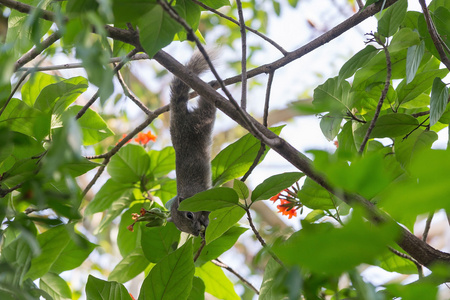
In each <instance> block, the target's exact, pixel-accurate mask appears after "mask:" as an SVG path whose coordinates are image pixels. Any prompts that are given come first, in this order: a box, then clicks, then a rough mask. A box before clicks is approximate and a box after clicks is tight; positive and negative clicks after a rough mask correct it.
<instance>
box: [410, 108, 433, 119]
mask: <svg viewBox="0 0 450 300" xmlns="http://www.w3.org/2000/svg"><path fill="white" fill-rule="evenodd" d="M429 114H430V110H426V111H421V112H418V113H415V114H411V116H413V117H414V118H417V117H422V116H426V115H429Z"/></svg>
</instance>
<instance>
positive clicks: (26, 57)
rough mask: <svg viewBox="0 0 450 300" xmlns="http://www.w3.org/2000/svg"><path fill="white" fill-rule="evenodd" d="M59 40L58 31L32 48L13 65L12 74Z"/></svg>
mask: <svg viewBox="0 0 450 300" xmlns="http://www.w3.org/2000/svg"><path fill="white" fill-rule="evenodd" d="M60 38H61V35H60V33H59V31H57V32H54V33H53V34H51V35H50V36H49V37H47V38H46V39H45V40H43V41H42V43H40V44H39V45H36V46H34V47H33V48H32V49H30V50H29V51H28V52H27V53H25V54H24V55H22V57H21V58H19V59H18V60H17V61H16V62H15V63H14V72H16V71H17V70H18V69H19V68H20V67H22V66H23V65H25V64H26V63H28V62H30V61H31V60H33V59H34V58H36V56H38V55H39V54H41V53H42V51H44V50H45V49H47V48H48V47H50V46H51V45H53V44H54V43H55V42H56V41H57V40H59V39H60Z"/></svg>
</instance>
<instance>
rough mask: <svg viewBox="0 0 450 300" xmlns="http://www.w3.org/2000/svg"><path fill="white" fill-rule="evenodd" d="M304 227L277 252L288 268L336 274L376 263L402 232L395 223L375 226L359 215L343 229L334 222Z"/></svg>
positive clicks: (275, 249) (279, 246)
mask: <svg viewBox="0 0 450 300" xmlns="http://www.w3.org/2000/svg"><path fill="white" fill-rule="evenodd" d="M304 225H305V226H304V227H303V228H302V230H300V231H298V232H296V233H295V234H293V235H292V236H291V237H290V238H289V239H288V240H287V241H286V242H284V243H281V244H278V245H277V246H275V247H274V248H273V251H274V252H275V253H276V254H277V255H278V257H279V258H280V259H281V260H282V261H283V262H285V263H286V264H288V265H298V266H301V267H302V268H306V269H308V270H310V271H313V272H319V273H325V274H335V275H338V274H340V273H342V272H344V271H347V270H351V269H353V268H354V267H356V266H358V265H359V264H361V263H373V262H375V260H376V258H377V257H378V255H379V253H380V252H382V251H385V249H386V246H387V245H389V244H390V243H392V242H393V241H394V239H395V238H397V235H398V233H399V232H398V230H395V228H396V226H395V225H394V224H384V225H382V226H376V227H374V226H373V225H371V224H370V223H368V222H365V221H364V220H363V218H362V217H361V216H360V215H359V214H355V213H354V214H353V217H352V219H351V220H350V221H349V222H348V223H347V224H345V225H344V226H343V227H342V228H335V227H334V226H333V225H332V224H330V223H321V224H309V225H307V226H306V223H304Z"/></svg>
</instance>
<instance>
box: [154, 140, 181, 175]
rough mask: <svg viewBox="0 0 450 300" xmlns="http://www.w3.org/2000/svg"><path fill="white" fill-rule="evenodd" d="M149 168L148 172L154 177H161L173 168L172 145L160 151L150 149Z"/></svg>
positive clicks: (173, 154)
mask: <svg viewBox="0 0 450 300" xmlns="http://www.w3.org/2000/svg"><path fill="white" fill-rule="evenodd" d="M148 154H149V155H150V160H151V164H150V168H149V169H148V173H150V174H153V176H155V177H161V176H163V175H166V174H168V173H169V172H170V171H173V170H175V150H174V149H173V147H166V148H164V149H162V150H160V151H157V150H150V151H149V152H148Z"/></svg>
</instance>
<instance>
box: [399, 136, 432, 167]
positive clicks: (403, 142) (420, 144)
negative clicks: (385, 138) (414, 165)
mask: <svg viewBox="0 0 450 300" xmlns="http://www.w3.org/2000/svg"><path fill="white" fill-rule="evenodd" d="M437 139H438V135H437V134H436V132H433V131H425V130H422V129H418V130H415V131H414V132H412V133H411V134H410V135H409V136H408V138H406V139H403V138H402V137H398V138H396V139H395V142H394V149H395V157H396V158H397V160H398V161H399V162H400V164H401V165H402V166H403V167H405V168H407V167H409V165H410V163H411V160H412V159H413V158H414V156H415V155H416V154H417V153H418V152H420V151H422V150H424V149H430V148H431V145H432V144H433V143H434V141H436V140H437Z"/></svg>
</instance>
